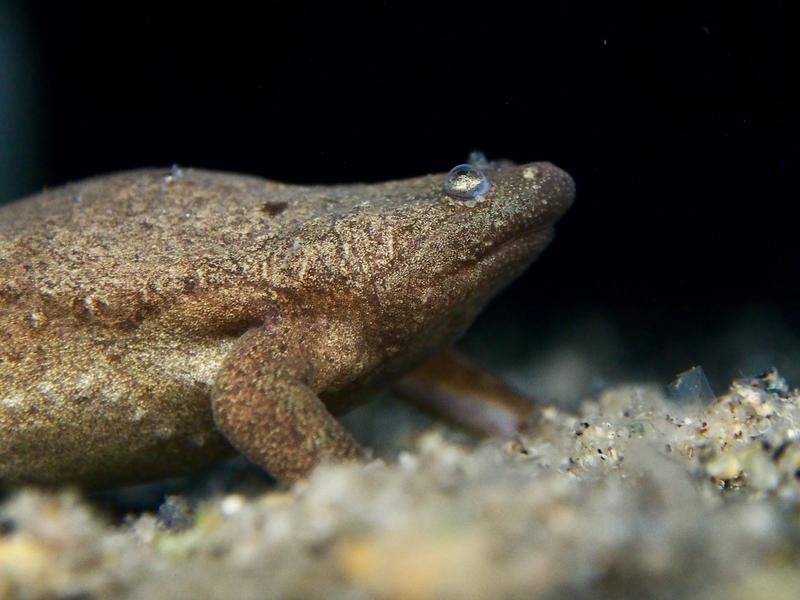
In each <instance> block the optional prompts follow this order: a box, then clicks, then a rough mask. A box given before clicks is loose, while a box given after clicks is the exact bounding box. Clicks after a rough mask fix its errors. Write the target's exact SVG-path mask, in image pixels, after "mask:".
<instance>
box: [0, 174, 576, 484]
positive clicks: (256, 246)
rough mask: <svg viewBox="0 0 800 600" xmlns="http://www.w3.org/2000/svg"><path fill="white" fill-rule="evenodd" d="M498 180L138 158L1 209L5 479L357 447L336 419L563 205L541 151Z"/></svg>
mask: <svg viewBox="0 0 800 600" xmlns="http://www.w3.org/2000/svg"><path fill="white" fill-rule="evenodd" d="M487 176H488V177H489V180H490V182H491V188H490V191H489V192H488V193H487V194H486V197H485V198H483V199H480V200H478V201H471V202H464V201H463V200H458V199H454V198H451V197H449V196H448V195H447V194H445V192H444V191H443V188H442V181H443V177H444V175H432V176H426V177H419V178H415V179H409V180H404V181H391V182H386V183H379V184H373V185H361V184H357V185H341V186H332V187H321V186H320V187H316V186H314V187H304V186H290V185H284V184H281V183H275V182H271V181H266V180H263V179H259V178H256V177H248V176H243V175H232V174H225V173H214V172H209V171H199V170H172V171H168V170H141V171H133V172H127V173H121V174H117V175H111V176H105V177H98V178H94V179H89V180H86V181H82V182H79V183H76V184H72V185H68V186H65V187H62V188H58V189H54V190H49V191H46V192H44V193H41V194H38V195H36V196H32V197H29V198H26V199H23V200H20V201H18V202H16V203H13V204H11V205H8V206H5V207H3V208H0V482H4V483H15V482H38V483H60V482H73V483H78V484H82V485H86V486H91V487H103V486H111V485H115V484H119V483H128V482H135V481H143V480H147V479H153V478H158V477H164V476H173V475H179V474H183V473H187V472H191V471H192V470H195V469H197V468H199V467H202V466H204V465H207V464H209V463H212V462H214V461H217V460H218V459H220V458H222V457H224V456H225V455H227V454H228V453H230V452H231V451H232V448H231V445H232V446H233V447H235V448H236V449H238V450H239V451H241V452H242V453H244V454H245V455H246V456H248V457H249V458H250V459H251V460H253V461H254V462H256V463H257V464H259V465H261V466H262V467H264V468H265V469H267V470H268V471H269V472H270V473H272V474H274V475H275V476H277V477H279V478H281V479H285V480H293V479H296V478H298V477H302V476H304V475H306V474H307V473H308V472H309V471H310V469H312V468H313V466H314V465H315V464H316V463H317V462H318V461H319V460H320V459H322V458H323V457H332V458H335V459H346V458H351V457H355V456H358V455H359V454H360V452H361V451H360V448H359V446H358V444H357V443H356V441H355V440H354V439H353V438H352V437H351V436H350V434H348V433H347V432H346V431H345V430H344V429H343V428H342V426H341V425H340V424H339V422H338V421H337V420H336V418H335V417H334V416H333V415H334V414H339V413H342V412H344V411H346V410H347V409H349V408H351V407H353V406H354V405H355V404H357V403H358V402H360V401H361V400H362V398H363V396H364V395H365V393H366V392H368V391H369V390H371V389H373V388H375V387H377V386H380V385H383V384H384V383H385V382H387V381H391V380H392V379H394V378H396V377H398V376H399V375H400V374H402V373H403V372H404V371H406V370H407V369H409V368H410V367H411V366H413V365H415V364H417V363H418V362H419V361H421V360H423V359H424V358H426V357H427V356H429V355H431V353H433V352H434V351H435V350H436V349H437V348H439V347H441V346H443V345H446V344H448V343H449V342H451V341H452V340H453V339H455V338H456V337H457V336H458V335H459V334H461V333H462V332H463V331H464V329H465V328H466V327H467V326H468V325H469V323H470V322H471V321H472V319H473V317H474V316H475V314H476V313H477V311H478V310H479V309H480V308H481V307H482V306H483V305H484V304H485V303H486V301H487V300H488V299H489V298H490V297H491V296H492V295H493V294H494V293H495V292H496V291H497V290H498V289H499V288H501V287H502V286H503V285H505V284H506V283H507V282H509V281H510V280H511V279H512V278H514V277H515V276H517V275H518V274H519V273H521V272H522V271H523V270H524V269H525V268H526V267H527V265H528V264H529V263H530V262H531V261H532V260H533V259H534V258H535V257H536V256H537V255H538V253H539V252H540V251H541V250H542V249H543V247H544V246H545V245H546V244H547V242H548V241H549V239H550V237H551V234H552V226H553V224H554V222H555V221H556V220H557V219H558V217H559V216H560V215H561V214H562V213H563V212H564V211H565V210H566V208H567V207H568V206H569V205H570V203H571V201H572V196H573V184H572V180H571V179H570V178H569V176H568V175H566V174H565V173H564V172H563V171H561V170H559V169H557V168H556V167H554V166H552V165H550V164H549V163H535V164H532V165H527V166H520V167H507V166H504V167H503V168H502V169H496V170H490V171H487Z"/></svg>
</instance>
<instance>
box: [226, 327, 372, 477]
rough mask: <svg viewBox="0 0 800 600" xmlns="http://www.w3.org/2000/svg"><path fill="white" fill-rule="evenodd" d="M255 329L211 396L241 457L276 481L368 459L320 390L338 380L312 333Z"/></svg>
mask: <svg viewBox="0 0 800 600" xmlns="http://www.w3.org/2000/svg"><path fill="white" fill-rule="evenodd" d="M301 331H302V333H300V334H298V330H294V331H286V332H281V331H280V330H278V329H276V328H271V327H267V326H265V327H262V328H259V329H254V330H250V331H249V332H247V333H245V334H244V335H243V336H242V338H241V339H240V340H239V341H238V343H237V345H236V347H235V348H234V349H233V350H232V351H231V353H230V354H229V355H228V356H227V358H226V360H225V361H224V363H223V366H222V368H221V369H220V372H219V374H218V375H217V378H216V381H215V384H214V389H213V391H212V407H213V414H214V421H215V423H216V426H217V428H218V429H219V431H220V432H221V433H222V434H223V435H224V436H225V437H226V438H227V439H228V441H230V442H231V443H232V444H233V445H234V446H235V447H236V448H237V449H238V450H239V451H240V452H242V454H244V455H245V456H247V458H249V459H250V460H252V461H253V462H254V463H256V464H258V465H259V466H261V467H262V468H264V469H266V470H267V471H269V472H270V473H271V474H272V475H274V476H275V477H277V478H278V479H281V480H284V481H294V480H296V479H299V478H302V477H304V476H306V475H308V473H309V472H310V471H311V470H312V469H313V468H314V466H315V465H316V464H317V463H318V462H319V461H320V460H322V459H323V458H331V459H334V460H347V459H354V458H357V457H359V456H361V455H362V451H361V448H360V446H359V444H358V442H356V440H355V439H354V438H353V437H352V436H351V435H350V434H349V433H348V432H347V431H346V430H345V429H344V427H343V426H342V425H341V424H340V423H339V421H337V420H336V418H335V417H334V416H333V415H332V414H331V413H330V412H329V411H328V409H327V408H326V406H325V404H324V403H323V402H322V401H321V400H320V399H319V397H318V396H317V393H316V391H315V390H318V389H322V388H323V387H324V386H325V385H327V384H329V383H330V380H331V379H332V378H335V376H336V373H335V372H333V371H335V370H336V369H335V368H334V369H331V367H332V366H333V367H335V366H336V365H335V364H331V361H329V360H328V361H326V360H324V358H325V356H324V352H323V353H322V354H323V356H321V355H320V354H319V353H318V352H316V349H317V348H318V347H319V346H320V338H319V337H317V335H320V334H321V332H319V331H315V329H314V327H313V326H311V327H308V328H305V329H303V330H301Z"/></svg>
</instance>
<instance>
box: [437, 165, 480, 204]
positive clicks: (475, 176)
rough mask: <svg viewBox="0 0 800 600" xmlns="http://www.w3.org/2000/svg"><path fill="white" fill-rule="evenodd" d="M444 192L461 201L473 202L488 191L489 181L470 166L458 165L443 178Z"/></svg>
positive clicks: (478, 170)
mask: <svg viewBox="0 0 800 600" xmlns="http://www.w3.org/2000/svg"><path fill="white" fill-rule="evenodd" d="M444 191H445V192H447V194H449V195H450V196H454V197H456V198H459V199H462V200H474V199H475V198H477V197H478V196H483V195H484V194H486V192H488V191H489V180H488V179H486V175H484V174H483V171H481V170H480V169H477V168H475V167H473V166H472V165H467V164H464V165H458V166H456V167H453V168H452V169H451V170H450V172H449V173H448V174H447V176H446V177H445V178H444Z"/></svg>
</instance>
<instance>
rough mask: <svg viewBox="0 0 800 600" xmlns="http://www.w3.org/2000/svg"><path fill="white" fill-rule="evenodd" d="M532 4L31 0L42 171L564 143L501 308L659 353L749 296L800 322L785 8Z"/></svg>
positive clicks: (316, 171) (427, 156) (277, 175)
mask: <svg viewBox="0 0 800 600" xmlns="http://www.w3.org/2000/svg"><path fill="white" fill-rule="evenodd" d="M528 4H530V6H528V7H526V8H519V7H512V6H511V5H510V4H509V5H505V6H504V5H501V4H497V5H492V4H491V3H489V4H481V5H479V6H476V7H474V8H470V7H468V6H467V5H462V6H460V7H447V8H436V7H430V6H429V7H428V8H418V7H412V6H410V5H408V4H407V3H402V2H384V3H373V4H371V5H370V7H369V8H366V7H360V8H358V9H347V8H344V7H342V6H341V5H339V4H334V5H333V6H329V7H328V8H326V9H319V8H317V7H315V6H312V5H307V4H299V3H298V4H296V5H291V4H290V5H286V4H283V5H271V4H270V5H269V6H267V5H266V4H265V5H264V7H263V8H262V9H259V10H255V9H253V8H252V7H250V8H245V7H246V6H248V5H236V4H234V3H214V4H213V8H202V7H201V4H200V3H196V4H194V5H181V6H177V5H175V4H168V3H163V4H148V3H146V2H115V3H106V4H105V5H88V4H86V3H80V2H34V3H26V4H24V6H23V14H24V15H25V16H26V17H27V23H28V30H29V32H30V35H31V40H32V44H33V47H34V49H35V52H36V55H37V57H38V63H37V64H38V66H37V72H36V73H35V75H36V76H37V77H38V79H39V80H40V81H41V82H42V84H43V86H42V88H41V90H42V98H43V103H42V104H41V106H42V110H41V114H38V115H37V117H38V121H39V122H40V123H41V126H42V127H43V130H44V131H45V134H46V135H45V139H46V146H45V163H44V168H43V171H42V173H43V175H42V180H41V181H40V182H38V183H37V185H38V186H39V187H41V186H42V185H48V186H53V185H57V184H60V183H63V182H65V181H67V180H73V179H78V178H81V177H84V176H89V175H93V174H98V173H105V172H109V171H114V170H121V169H127V168H132V167H139V166H146V165H164V166H168V165H171V164H173V163H177V164H179V165H185V166H197V167H206V168H214V169H222V170H231V171H240V172H249V173H255V174H259V175H263V176H265V177H268V178H271V179H279V180H285V181H291V182H309V183H325V182H350V181H358V180H361V181H378V180H384V179H392V178H402V177H406V176H414V175H419V174H423V173H429V172H440V171H447V170H448V169H449V168H450V167H452V166H453V165H455V164H457V163H460V162H464V160H465V158H466V156H467V154H468V153H469V151H470V150H473V149H476V148H477V149H480V150H482V151H483V152H485V153H486V154H487V155H488V156H489V157H490V158H499V157H507V158H511V159H513V160H515V161H518V162H527V161H532V160H551V161H553V162H555V163H556V164H558V165H560V166H562V167H563V168H565V169H566V170H568V171H569V172H570V173H571V174H572V175H573V176H574V177H575V180H576V182H577V189H578V196H577V200H576V203H575V205H574V207H573V209H572V211H571V213H570V214H569V215H568V216H567V217H566V218H565V219H564V220H563V221H562V222H561V224H560V226H559V230H558V234H557V236H556V239H555V242H554V243H553V245H552V246H551V247H550V249H549V250H548V251H547V252H546V253H545V255H544V256H543V258H542V259H541V260H540V261H539V262H538V263H537V265H535V266H534V268H533V269H532V270H531V271H529V272H528V273H527V274H526V275H525V277H523V278H522V279H521V280H520V281H519V282H517V283H515V284H514V285H513V286H512V287H511V288H510V290H508V291H507V292H506V294H504V295H503V297H502V298H501V299H499V302H498V303H496V304H495V305H493V308H491V309H490V311H489V313H488V316H486V317H484V319H489V321H486V322H492V323H494V322H496V320H497V319H498V318H500V319H504V320H506V321H507V322H511V323H514V326H515V327H517V326H519V327H520V330H521V331H527V332H541V331H544V330H548V331H549V330H551V329H552V328H553V327H557V326H558V324H559V323H562V322H564V321H565V320H570V319H576V318H578V317H577V316H576V315H581V314H588V313H591V314H600V315H603V317H604V318H607V319H609V320H611V321H612V322H614V323H615V324H616V326H617V327H619V328H621V329H622V330H623V331H625V332H627V333H626V335H627V336H629V337H630V338H631V339H633V340H635V341H634V342H632V344H633V346H632V347H633V348H634V353H635V352H636V351H637V350H636V349H637V348H638V349H639V350H641V351H642V352H644V353H649V355H651V356H654V357H656V356H658V353H659V352H660V349H661V348H662V347H663V346H664V345H666V344H668V343H669V342H670V340H672V339H673V337H674V336H676V335H678V334H679V332H687V331H688V332H692V333H693V334H696V335H700V336H702V335H704V334H706V333H709V335H710V333H711V332H712V331H718V330H720V328H722V329H724V328H725V327H726V323H728V322H729V320H728V319H730V318H731V315H732V314H734V313H737V312H739V311H741V310H742V309H743V308H744V307H749V306H756V307H760V310H761V311H762V313H763V312H764V311H766V312H768V313H770V314H774V315H779V316H780V319H781V320H780V322H781V323H782V324H783V326H785V327H787V328H789V329H792V328H795V327H796V326H797V319H796V317H795V316H794V315H795V310H796V309H797V305H796V302H795V299H796V296H797V291H798V284H799V283H800V244H799V243H798V237H797V234H796V231H797V227H796V222H795V209H794V205H795V203H796V202H797V201H798V196H797V194H796V192H794V191H793V190H794V188H795V184H796V183H797V160H798V153H797V144H798V141H799V140H800V136H798V134H799V133H800V127H798V125H799V123H798V113H797V111H798V104H797V100H798V95H797V74H798V70H797V68H796V66H795V62H796V59H795V58H794V56H793V53H792V51H791V48H790V42H791V40H792V38H793V37H795V36H796V35H797V34H798V28H796V27H795V28H794V30H793V28H792V21H791V19H790V18H789V14H788V12H787V11H786V10H784V9H783V8H782V5H781V4H778V3H775V4H770V3H748V4H747V5H742V6H739V5H736V4H734V3H727V2H705V3H704V2H692V3H683V4H681V3H672V2H670V3H666V2H664V3H648V2H636V3H634V2H631V3H613V4H611V3H602V2H546V3H545V2H541V3H539V2H537V3H528ZM253 5H255V3H253ZM32 75H33V74H32ZM498 315H500V316H498ZM492 319H494V320H492ZM484 323H485V322H484ZM479 326H480V325H479ZM484 328H486V325H485V324H484ZM796 332H797V331H796V330H794V333H796ZM784 333H785V332H784ZM694 358H695V357H693V356H692V353H691V352H690V351H687V352H686V353H685V354H684V355H682V358H681V360H693V359H694Z"/></svg>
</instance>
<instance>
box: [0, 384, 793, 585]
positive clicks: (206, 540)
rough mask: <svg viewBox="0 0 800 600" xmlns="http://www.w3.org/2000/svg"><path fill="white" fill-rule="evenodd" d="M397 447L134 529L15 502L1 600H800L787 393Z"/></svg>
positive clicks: (748, 393) (649, 395)
mask: <svg viewBox="0 0 800 600" xmlns="http://www.w3.org/2000/svg"><path fill="white" fill-rule="evenodd" d="M381 414H382V415H384V418H386V417H385V416H386V415H387V414H390V415H391V414H395V413H392V412H391V411H386V410H383V411H382V412H381ZM404 435H406V436H407V437H406V438H404V439H403V440H401V441H400V442H398V444H400V445H402V443H410V444H411V445H410V446H409V447H410V448H413V450H411V451H403V452H400V453H399V454H397V455H396V456H395V455H393V454H392V453H391V451H388V450H387V456H388V459H387V460H382V459H376V460H375V461H373V462H372V463H370V464H367V465H357V464H353V465H344V466H343V465H338V466H337V465H324V466H322V467H320V468H319V469H318V470H317V471H316V472H315V473H314V475H313V477H312V478H311V479H310V480H309V481H307V482H304V483H301V484H298V485H296V486H294V487H293V488H291V489H287V488H282V487H276V486H274V485H269V484H267V483H263V482H262V483H259V484H257V485H255V486H250V487H249V488H247V489H244V488H243V489H240V490H238V491H225V492H221V493H205V494H201V495H200V496H199V497H198V496H197V495H196V494H194V495H192V494H191V493H186V494H183V495H176V496H171V497H169V498H168V500H167V502H166V503H164V504H163V505H162V506H161V507H160V509H159V510H158V511H157V512H152V513H151V512H144V513H135V514H132V515H129V516H128V517H126V518H124V519H118V518H114V517H112V516H111V515H110V514H109V513H108V512H107V511H105V510H103V509H101V508H100V505H98V503H97V502H96V501H95V500H93V499H88V498H85V497H82V496H81V495H79V494H78V493H77V492H74V491H60V492H42V491H37V490H32V489H27V490H19V491H17V492H15V493H14V494H13V495H11V496H10V497H9V498H8V499H7V500H6V501H5V502H4V503H3V504H2V505H1V506H0V598H3V599H5V598H17V597H20V598H52V597H57V598H72V599H75V598H89V597H108V598H112V597H113V598H177V597H191V598H223V597H224V598H243V599H247V598H266V597H269V598H277V597H280V598H348V599H349V598H353V599H356V598H373V597H377V598H404V599H405V598H410V599H427V598H556V597H561V598H563V597H572V598H583V597H585V598H589V597H591V598H598V597H608V598H612V597H613V598H620V597H622V598H627V597H630V598H639V597H643V596H647V597H651V598H673V597H691V598H711V599H715V598H720V599H721V598H726V599H736V598H762V597H763V598H769V599H770V600H778V599H781V598H796V597H797V590H798V589H800V569H798V568H797V567H798V559H799V558H800V527H798V514H800V511H799V509H800V439H798V438H800V395H798V392H797V391H790V390H789V389H788V387H787V386H786V384H785V382H784V381H783V380H782V379H781V378H780V377H779V376H777V375H776V374H775V373H772V374H770V375H768V376H766V377H762V378H760V379H752V380H741V381H738V382H736V383H734V384H733V385H732V386H731V388H730V390H729V392H728V393H727V394H726V395H724V396H722V397H720V398H719V399H718V400H716V401H713V402H712V403H711V404H705V405H698V404H696V405H694V406H692V405H691V403H690V405H681V406H679V405H677V404H675V403H673V402H672V401H670V400H669V399H667V398H666V397H665V396H664V394H663V393H662V392H661V391H660V390H659V389H658V388H655V387H641V386H640V387H631V386H627V387H619V388H614V389H610V390H607V391H605V392H604V393H602V395H601V396H600V397H599V398H597V399H594V400H592V401H587V402H585V403H584V404H583V405H582V406H581V407H580V409H579V411H578V412H577V413H576V414H569V413H566V412H562V411H560V410H558V409H556V408H548V409H545V410H544V412H543V416H542V422H541V425H540V427H539V429H538V431H537V432H536V434H535V435H533V436H531V437H526V438H520V439H518V440H512V441H500V440H496V441H483V442H479V441H475V440H471V439H469V438H465V437H463V436H460V435H458V434H455V433H454V432H451V431H448V430H445V429H441V428H434V429H430V428H428V429H427V431H426V432H424V433H419V434H416V433H414V431H413V428H412V429H411V433H406V434H404ZM408 436H410V438H413V439H414V441H413V442H408ZM389 446H391V444H388V445H387V447H389ZM229 489H230V488H229ZM234 489H235V486H234Z"/></svg>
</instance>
